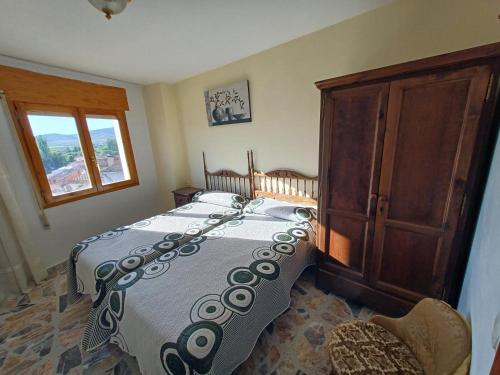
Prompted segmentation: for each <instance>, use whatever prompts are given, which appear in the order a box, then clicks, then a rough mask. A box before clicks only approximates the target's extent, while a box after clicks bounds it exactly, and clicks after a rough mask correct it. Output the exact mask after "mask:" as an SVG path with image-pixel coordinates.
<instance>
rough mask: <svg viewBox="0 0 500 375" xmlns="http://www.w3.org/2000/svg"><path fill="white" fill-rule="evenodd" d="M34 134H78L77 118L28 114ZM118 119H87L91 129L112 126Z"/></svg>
mask: <svg viewBox="0 0 500 375" xmlns="http://www.w3.org/2000/svg"><path fill="white" fill-rule="evenodd" d="M28 119H29V122H30V125H31V130H32V131H33V135H35V136H37V135H43V134H53V133H55V134H77V130H76V123H75V119H74V118H73V117H71V116H46V115H28ZM116 122H117V121H116V120H112V119H98V118H92V119H87V124H88V126H89V130H97V129H104V128H112V127H113V126H114V125H115V123H116Z"/></svg>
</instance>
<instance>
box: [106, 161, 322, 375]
mask: <svg viewBox="0 0 500 375" xmlns="http://www.w3.org/2000/svg"><path fill="white" fill-rule="evenodd" d="M287 172H290V173H287ZM254 173H257V172H254ZM291 173H292V171H287V170H279V171H272V172H268V173H262V172H259V174H260V175H261V177H264V178H265V177H268V178H269V180H271V178H270V177H271V176H273V177H274V178H275V182H274V183H273V182H272V181H271V182H270V183H269V184H267V186H266V188H265V190H264V188H262V189H255V191H254V193H255V194H256V195H260V197H258V198H257V199H255V200H253V201H251V202H250V203H249V204H248V205H247V207H246V208H245V209H244V212H243V214H242V215H241V217H236V218H233V219H232V220H229V221H227V222H226V223H224V224H221V225H219V226H217V227H216V228H214V229H213V230H211V231H209V232H207V233H205V234H204V235H201V236H199V237H198V238H196V239H193V240H192V241H189V242H187V243H185V244H184V245H182V246H180V247H179V248H177V249H174V250H171V251H169V252H167V253H165V254H164V255H162V256H161V257H158V258H157V259H156V260H154V261H153V262H151V263H150V264H148V265H147V266H143V267H140V268H138V269H136V270H134V271H133V272H130V273H128V274H127V275H125V276H124V277H122V278H121V279H119V280H118V281H117V282H116V283H115V284H114V285H113V286H112V288H111V292H110V293H109V297H108V298H109V301H108V305H109V313H108V314H107V315H106V322H105V324H106V325H107V326H108V327H110V330H109V333H110V336H111V338H110V341H111V342H112V343H115V344H117V345H118V346H119V347H120V348H122V350H124V351H126V352H128V353H129V354H130V355H132V356H135V357H136V358H137V360H138V363H139V366H140V368H141V371H142V373H143V375H148V374H160V373H167V374H230V373H231V372H232V371H233V370H234V369H235V368H236V367H237V366H238V365H239V364H240V363H242V362H243V361H244V360H245V359H246V358H247V357H248V356H249V354H250V353H251V351H252V349H253V347H254V345H255V343H256V341H257V338H258V336H259V335H260V333H261V332H262V330H263V329H264V328H265V327H266V326H267V325H268V324H269V323H270V322H271V321H272V320H274V319H275V318H276V317H277V316H279V315H280V314H281V313H282V312H284V311H285V310H286V309H287V308H288V306H289V303H290V290H291V287H292V285H293V283H294V282H295V281H296V279H297V278H298V277H299V276H300V274H301V273H302V271H303V270H304V269H305V268H306V267H308V266H310V265H312V264H314V258H315V236H316V233H315V210H313V209H310V208H306V207H303V206H302V205H297V204H287V203H285V202H280V201H277V200H272V199H269V198H270V197H272V195H273V191H274V194H275V196H276V197H279V198H281V199H286V200H287V201H293V202H298V201H301V202H306V203H308V204H310V203H314V201H315V199H314V198H313V197H311V196H310V195H309V194H303V192H297V191H293V190H292V189H283V188H282V185H283V184H285V185H288V184H289V181H288V182H287V179H288V178H289V177H290V176H291ZM293 173H295V175H300V176H301V178H305V179H308V178H307V177H304V176H303V175H301V174H296V172H293ZM284 176H286V177H284ZM280 178H281V179H282V180H280ZM307 183H312V184H315V183H317V179H316V178H314V177H313V178H309V181H306V184H307ZM280 186H281V187H280ZM278 187H279V188H278ZM262 193H266V194H262ZM263 196H265V197H263ZM300 197H302V199H301V198H300Z"/></svg>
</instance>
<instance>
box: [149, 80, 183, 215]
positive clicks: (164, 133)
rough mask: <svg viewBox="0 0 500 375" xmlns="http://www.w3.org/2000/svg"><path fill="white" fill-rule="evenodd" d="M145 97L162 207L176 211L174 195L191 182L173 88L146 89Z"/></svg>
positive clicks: (153, 87) (165, 86)
mask: <svg viewBox="0 0 500 375" xmlns="http://www.w3.org/2000/svg"><path fill="white" fill-rule="evenodd" d="M143 94H144V102H145V106H146V116H147V118H148V123H149V131H150V134H151V140H152V142H151V144H152V148H153V153H154V154H155V167H156V172H157V175H158V183H159V186H160V193H161V198H162V203H163V207H165V208H168V209H171V208H173V207H174V199H173V195H172V193H171V191H172V190H174V189H176V188H178V187H182V186H186V185H187V184H188V181H189V178H188V175H189V169H188V165H187V159H186V152H185V150H186V147H185V142H184V135H183V132H182V129H181V127H180V122H179V117H178V112H177V100H176V96H175V93H174V89H173V87H172V86H170V85H167V84H156V85H150V86H147V87H145V88H144V90H143Z"/></svg>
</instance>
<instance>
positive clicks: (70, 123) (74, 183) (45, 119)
mask: <svg viewBox="0 0 500 375" xmlns="http://www.w3.org/2000/svg"><path fill="white" fill-rule="evenodd" d="M28 121H29V124H30V126H31V130H32V132H33V135H34V136H35V140H36V144H37V146H38V151H39V152H40V157H41V159H42V163H43V167H44V169H45V173H46V175H47V180H48V181H49V185H50V190H51V191H52V195H53V196H58V195H63V194H67V193H71V192H74V191H79V190H85V189H89V188H91V187H92V184H91V182H90V178H89V172H88V168H87V165H86V164H85V159H84V157H83V153H82V145H81V142H80V136H79V135H78V128H77V126H76V121H75V119H74V117H72V116H70V115H63V114H61V115H59V114H50V115H47V114H36V113H29V114H28Z"/></svg>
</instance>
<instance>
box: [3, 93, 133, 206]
mask: <svg viewBox="0 0 500 375" xmlns="http://www.w3.org/2000/svg"><path fill="white" fill-rule="evenodd" d="M10 107H11V110H12V111H14V112H15V118H16V120H17V121H15V124H16V131H17V135H18V137H19V139H20V141H21V145H22V148H23V151H24V153H25V156H26V159H27V160H28V165H29V167H30V171H31V174H32V176H33V179H34V181H35V182H36V185H37V187H38V189H39V191H40V195H41V198H42V204H43V207H44V208H50V207H55V206H58V205H61V204H64V203H69V202H75V201H78V200H80V199H85V198H88V197H92V196H96V195H100V194H104V193H108V192H112V191H117V190H121V189H125V188H129V187H132V186H137V185H139V178H138V175H137V168H136V166H135V159H134V153H133V150H132V143H131V140H130V134H129V132H128V126H127V120H126V117H125V112H124V111H121V110H106V109H89V108H78V107H73V106H62V105H47V104H37V103H28V102H19V101H14V102H11V106H10ZM29 112H39V113H47V114H57V113H59V114H66V115H70V116H72V117H73V118H74V119H75V124H76V127H77V131H78V136H79V138H80V144H81V148H82V154H83V157H84V160H85V164H86V166H87V170H88V176H89V180H90V183H91V187H90V188H89V189H84V190H79V191H74V192H70V193H66V194H61V195H57V196H54V195H52V190H51V189H50V185H49V181H48V179H47V175H46V172H45V168H44V166H43V163H42V160H41V156H40V152H39V150H38V146H37V144H36V140H35V137H34V135H33V132H32V130H31V125H30V123H29V120H28V116H27V115H28V113H29ZM93 115H95V116H103V115H104V116H113V117H115V118H116V119H117V120H118V124H119V127H120V133H121V138H122V143H123V149H124V152H125V158H126V163H127V166H128V170H129V173H130V179H129V180H125V181H119V182H115V183H111V184H106V185H103V184H102V181H101V175H100V172H99V168H98V164H97V158H96V156H95V152H94V146H93V144H92V140H91V138H90V132H89V129H88V125H87V120H86V116H93Z"/></svg>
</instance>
